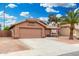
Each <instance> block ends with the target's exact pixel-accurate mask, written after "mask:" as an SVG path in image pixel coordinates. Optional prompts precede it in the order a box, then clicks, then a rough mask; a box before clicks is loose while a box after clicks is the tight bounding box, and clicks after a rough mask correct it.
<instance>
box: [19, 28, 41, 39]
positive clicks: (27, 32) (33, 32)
mask: <svg viewBox="0 0 79 59" xmlns="http://www.w3.org/2000/svg"><path fill="white" fill-rule="evenodd" d="M38 37H39V38H40V37H42V29H40V28H20V38H38Z"/></svg>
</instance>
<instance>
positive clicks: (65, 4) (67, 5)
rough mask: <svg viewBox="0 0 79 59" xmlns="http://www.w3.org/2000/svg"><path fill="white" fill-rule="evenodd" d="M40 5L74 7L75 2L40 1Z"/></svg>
mask: <svg viewBox="0 0 79 59" xmlns="http://www.w3.org/2000/svg"><path fill="white" fill-rule="evenodd" d="M40 6H42V7H57V6H62V7H75V6H76V4H75V3H41V4H40Z"/></svg>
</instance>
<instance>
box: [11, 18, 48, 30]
mask: <svg viewBox="0 0 79 59" xmlns="http://www.w3.org/2000/svg"><path fill="white" fill-rule="evenodd" d="M24 22H37V23H39V24H40V25H41V26H43V27H44V28H48V27H47V25H46V24H45V23H44V22H42V21H41V20H39V19H27V20H25V21H23V22H20V23H16V24H14V25H12V26H11V27H10V29H11V28H13V27H15V26H16V25H19V24H22V23H24Z"/></svg>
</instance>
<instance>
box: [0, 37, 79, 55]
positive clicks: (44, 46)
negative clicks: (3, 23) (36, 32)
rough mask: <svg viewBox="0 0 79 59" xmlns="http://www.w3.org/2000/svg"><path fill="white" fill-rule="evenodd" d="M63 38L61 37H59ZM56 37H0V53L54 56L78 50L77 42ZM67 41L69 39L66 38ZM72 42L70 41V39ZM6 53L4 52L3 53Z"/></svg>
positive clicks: (78, 44)
mask: <svg viewBox="0 0 79 59" xmlns="http://www.w3.org/2000/svg"><path fill="white" fill-rule="evenodd" d="M59 38H63V37H59ZM59 38H57V37H47V38H27V39H12V38H6V37H5V38H0V53H1V54H0V55H3V56H4V55H8V56H9V55H10V56H56V55H62V54H66V53H70V52H76V51H79V42H77V43H76V41H75V43H76V44H75V43H69V42H67V40H66V41H64V40H61V39H59ZM68 41H69V40H68ZM71 42H72V41H71ZM5 53H6V54H5Z"/></svg>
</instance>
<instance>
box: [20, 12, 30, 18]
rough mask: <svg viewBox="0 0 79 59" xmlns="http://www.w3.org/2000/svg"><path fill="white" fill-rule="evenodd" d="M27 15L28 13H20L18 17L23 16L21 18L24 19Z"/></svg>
mask: <svg viewBox="0 0 79 59" xmlns="http://www.w3.org/2000/svg"><path fill="white" fill-rule="evenodd" d="M28 15H29V12H21V13H20V16H23V17H26V16H28Z"/></svg>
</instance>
